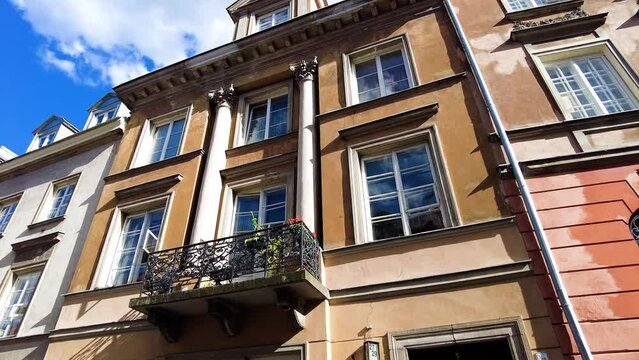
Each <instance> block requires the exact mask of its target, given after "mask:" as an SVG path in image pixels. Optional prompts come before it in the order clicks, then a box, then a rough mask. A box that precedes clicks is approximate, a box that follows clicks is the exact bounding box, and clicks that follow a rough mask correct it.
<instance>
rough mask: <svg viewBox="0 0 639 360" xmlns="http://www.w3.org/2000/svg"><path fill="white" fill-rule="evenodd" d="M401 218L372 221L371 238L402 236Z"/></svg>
mask: <svg viewBox="0 0 639 360" xmlns="http://www.w3.org/2000/svg"><path fill="white" fill-rule="evenodd" d="M403 235H404V229H403V228H402V219H399V218H397V219H392V220H385V221H380V222H376V223H373V240H381V239H388V238H393V237H397V236H403Z"/></svg>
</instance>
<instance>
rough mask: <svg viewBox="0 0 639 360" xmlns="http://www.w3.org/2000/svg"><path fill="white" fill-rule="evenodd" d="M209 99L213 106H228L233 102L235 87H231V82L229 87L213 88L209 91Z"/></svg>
mask: <svg viewBox="0 0 639 360" xmlns="http://www.w3.org/2000/svg"><path fill="white" fill-rule="evenodd" d="M209 99H210V100H211V101H213V103H215V107H220V106H228V107H231V105H232V104H233V103H234V102H235V99H236V96H235V89H234V88H233V84H231V86H229V87H221V88H219V89H217V90H213V91H210V92H209Z"/></svg>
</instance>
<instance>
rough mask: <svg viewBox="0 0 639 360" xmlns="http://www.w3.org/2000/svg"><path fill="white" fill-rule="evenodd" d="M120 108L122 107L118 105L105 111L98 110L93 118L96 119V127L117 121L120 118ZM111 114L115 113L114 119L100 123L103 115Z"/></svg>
mask: <svg viewBox="0 0 639 360" xmlns="http://www.w3.org/2000/svg"><path fill="white" fill-rule="evenodd" d="M119 107H120V105H119V104H118V105H116V106H114V107H109V108H105V109H97V110H96V111H95V112H94V113H93V118H94V119H95V121H94V126H97V125H101V124H104V123H105V122H107V121H109V120H113V119H115V118H116V117H117V116H118V108H119ZM110 112H113V116H112V117H110V118H107V119H106V120H104V121H103V122H100V121H99V119H100V116H101V115H108V114H109V113H110Z"/></svg>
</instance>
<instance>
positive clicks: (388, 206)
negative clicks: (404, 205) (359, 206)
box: [370, 196, 400, 218]
mask: <svg viewBox="0 0 639 360" xmlns="http://www.w3.org/2000/svg"><path fill="white" fill-rule="evenodd" d="M370 206H371V217H373V218H375V217H379V216H387V215H394V214H399V212H400V210H399V199H398V198H397V196H392V197H388V198H382V199H376V200H371V201H370Z"/></svg>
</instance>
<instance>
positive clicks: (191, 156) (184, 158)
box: [104, 149, 204, 183]
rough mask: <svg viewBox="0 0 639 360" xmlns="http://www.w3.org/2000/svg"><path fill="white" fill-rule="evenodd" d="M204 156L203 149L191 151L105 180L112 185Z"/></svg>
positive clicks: (125, 171)
mask: <svg viewBox="0 0 639 360" xmlns="http://www.w3.org/2000/svg"><path fill="white" fill-rule="evenodd" d="M203 154H204V150H202V149H198V150H194V151H190V152H187V153H184V154H182V155H178V156H174V157H172V158H169V159H164V160H162V161H158V162H154V163H152V164H147V165H144V166H140V167H134V168H130V169H128V170H124V171H121V172H119V173H115V174H111V175H109V176H107V177H105V178H104V182H106V183H110V182H113V181H118V180H122V179H126V178H129V177H133V176H136V175H140V174H144V173H146V172H150V171H154V170H158V169H161V168H164V167H169V166H173V165H177V164H180V163H183V162H187V161H189V160H192V159H194V158H196V157H198V156H202V155H203Z"/></svg>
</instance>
